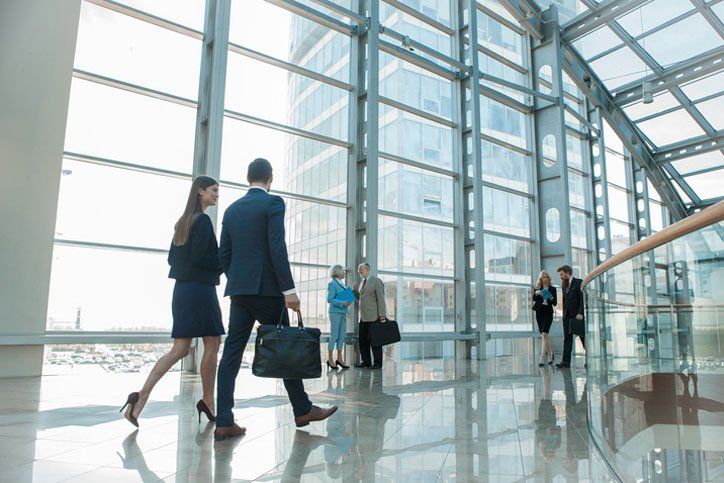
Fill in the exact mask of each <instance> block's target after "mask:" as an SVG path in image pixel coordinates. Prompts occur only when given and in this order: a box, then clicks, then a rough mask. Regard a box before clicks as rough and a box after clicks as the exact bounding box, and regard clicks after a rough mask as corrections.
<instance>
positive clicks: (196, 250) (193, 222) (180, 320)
mask: <svg viewBox="0 0 724 483" xmlns="http://www.w3.org/2000/svg"><path fill="white" fill-rule="evenodd" d="M218 199H219V184H218V183H217V182H216V180H214V179H212V178H209V177H207V176H199V177H198V178H196V179H195V180H194V182H193V183H192V185H191V192H190V193H189V198H188V201H187V202H186V209H185V210H184V213H183V215H181V218H179V220H178V222H177V223H176V226H175V227H174V236H173V242H172V243H171V248H170V250H169V252H168V263H169V265H171V270H170V272H169V275H168V276H169V278H173V279H175V280H176V284H175V286H174V289H173V301H172V303H171V310H172V313H173V329H172V331H171V337H172V338H173V346H172V347H171V350H170V351H169V352H168V353H167V354H165V355H164V356H162V357H161V358H160V359H159V360H158V362H156V365H155V366H154V367H153V369H152V370H151V373H150V374H149V375H148V379H146V383H145V384H144V385H143V388H142V389H141V390H140V391H138V392H132V393H131V394H129V395H128V400H127V401H126V404H125V405H124V406H123V408H121V411H123V409H125V408H126V407H127V406H128V409H127V410H126V412H125V414H124V416H125V418H126V419H127V420H128V421H130V422H131V424H133V425H134V426H136V427H138V416H139V415H140V414H141V411H142V410H143V407H144V406H145V405H146V402H147V401H148V398H149V396H150V395H151V390H152V389H153V387H154V386H155V385H156V383H157V382H158V381H159V380H160V379H161V378H162V377H163V376H164V374H166V373H167V372H168V371H169V370H170V369H171V368H172V367H173V366H174V365H175V364H176V363H177V362H178V361H180V360H181V359H183V358H184V357H186V355H187V354H188V353H189V349H190V348H191V340H192V339H193V338H194V337H201V338H203V341H204V355H203V358H202V359H201V386H202V388H203V397H202V398H201V399H200V400H199V401H198V402H197V403H196V410H197V411H198V413H199V421H201V413H202V412H203V413H204V414H206V417H207V418H208V419H209V420H210V421H213V420H214V419H215V416H214V406H215V405H214V383H215V381H216V359H217V353H218V351H219V346H220V345H221V335H222V334H223V333H224V326H223V325H222V323H221V308H220V307H219V299H218V298H217V296H216V286H217V285H219V276H220V275H221V265H220V264H219V257H218V251H219V246H218V243H217V241H216V235H215V234H214V226H213V224H212V222H211V218H209V216H208V215H207V214H206V213H204V212H205V211H206V209H207V208H208V207H209V206H214V205H216V202H217V201H218Z"/></svg>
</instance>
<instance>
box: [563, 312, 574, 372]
mask: <svg viewBox="0 0 724 483" xmlns="http://www.w3.org/2000/svg"><path fill="white" fill-rule="evenodd" d="M572 350H573V334H571V321H570V320H569V319H563V359H562V360H561V363H562V364H570V363H571V351H572Z"/></svg>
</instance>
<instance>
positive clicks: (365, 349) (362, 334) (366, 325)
mask: <svg viewBox="0 0 724 483" xmlns="http://www.w3.org/2000/svg"><path fill="white" fill-rule="evenodd" d="M370 324H371V322H360V323H359V353H360V356H361V357H362V364H367V365H368V366H371V365H372V356H371V355H370Z"/></svg>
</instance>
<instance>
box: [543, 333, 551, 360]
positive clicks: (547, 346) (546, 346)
mask: <svg viewBox="0 0 724 483" xmlns="http://www.w3.org/2000/svg"><path fill="white" fill-rule="evenodd" d="M541 337H542V342H543V345H542V349H541V357H542V358H543V360H542V361H541V362H548V361H549V360H551V355H552V354H551V342H550V339H549V338H548V333H546V332H543V333H542V334H541Z"/></svg>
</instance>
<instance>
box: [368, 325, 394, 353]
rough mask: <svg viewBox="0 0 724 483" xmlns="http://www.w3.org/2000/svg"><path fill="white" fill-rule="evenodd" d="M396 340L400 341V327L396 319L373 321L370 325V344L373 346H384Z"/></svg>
mask: <svg viewBox="0 0 724 483" xmlns="http://www.w3.org/2000/svg"><path fill="white" fill-rule="evenodd" d="M395 342H400V328H399V327H398V326H397V322H396V321H394V320H390V319H385V320H384V321H382V322H372V325H371V326H370V345H371V346H372V347H382V346H384V345H389V344H394V343H395Z"/></svg>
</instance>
